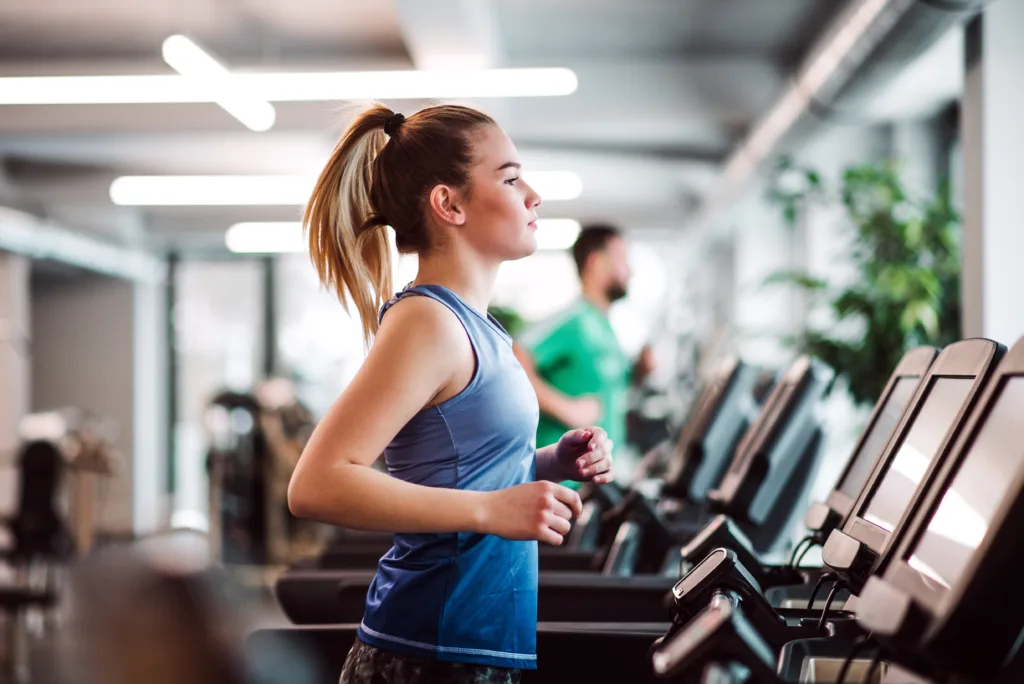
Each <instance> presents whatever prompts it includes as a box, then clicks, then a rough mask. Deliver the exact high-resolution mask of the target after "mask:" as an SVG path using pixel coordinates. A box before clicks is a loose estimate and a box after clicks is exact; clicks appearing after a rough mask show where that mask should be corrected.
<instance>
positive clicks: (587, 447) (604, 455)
mask: <svg viewBox="0 0 1024 684" xmlns="http://www.w3.org/2000/svg"><path fill="white" fill-rule="evenodd" d="M613 446H614V445H613V444H612V441H611V440H610V439H608V433H607V432H605V431H604V430H602V429H601V428H599V427H588V428H580V429H579V430H571V431H569V432H566V433H565V434H564V435H562V438H561V439H560V440H558V444H556V445H555V463H556V464H557V466H558V471H559V473H560V474H561V476H562V479H565V480H576V481H577V482H596V483H598V484H604V483H607V482H611V481H612V480H614V479H615V475H614V473H612V447H613Z"/></svg>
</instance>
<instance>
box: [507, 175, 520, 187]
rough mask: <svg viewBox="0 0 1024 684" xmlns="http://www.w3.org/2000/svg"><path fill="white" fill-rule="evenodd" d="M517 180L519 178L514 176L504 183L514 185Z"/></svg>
mask: <svg viewBox="0 0 1024 684" xmlns="http://www.w3.org/2000/svg"><path fill="white" fill-rule="evenodd" d="M517 180H519V176H516V177H515V178H509V179H508V180H507V181H505V182H506V183H508V184H509V185H515V184H516V181H517Z"/></svg>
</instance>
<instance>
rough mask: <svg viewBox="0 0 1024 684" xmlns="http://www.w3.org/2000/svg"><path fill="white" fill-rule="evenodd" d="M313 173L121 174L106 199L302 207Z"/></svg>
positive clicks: (570, 187) (555, 195)
mask: <svg viewBox="0 0 1024 684" xmlns="http://www.w3.org/2000/svg"><path fill="white" fill-rule="evenodd" d="M523 177H524V178H525V180H526V182H527V183H529V184H530V185H531V186H532V187H533V189H534V190H536V191H537V193H538V194H539V195H540V196H541V197H542V198H543V199H544V200H545V201H552V200H571V199H576V198H577V197H579V196H580V194H582V192H583V181H581V180H580V177H579V176H577V175H576V174H575V173H572V172H571V171H532V172H527V173H525V174H523ZM315 183H316V178H315V177H312V176H121V177H119V178H115V179H114V182H113V183H111V184H110V199H111V201H113V202H114V204H118V205H122V206H150V207H153V206H158V207H159V206H162V207H168V206H261V205H263V206H303V205H305V204H306V202H308V201H309V197H310V194H311V193H312V191H313V186H314V184H315Z"/></svg>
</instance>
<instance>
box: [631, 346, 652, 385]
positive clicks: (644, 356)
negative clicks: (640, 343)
mask: <svg viewBox="0 0 1024 684" xmlns="http://www.w3.org/2000/svg"><path fill="white" fill-rule="evenodd" d="M653 372H654V352H653V351H651V348H650V347H649V346H647V345H644V348H643V349H641V350H640V354H639V356H637V357H636V362H635V363H633V369H632V371H631V372H630V376H629V379H630V382H632V383H633V386H634V387H639V386H640V385H642V384H644V380H646V379H647V377H648V376H649V375H650V374H651V373H653Z"/></svg>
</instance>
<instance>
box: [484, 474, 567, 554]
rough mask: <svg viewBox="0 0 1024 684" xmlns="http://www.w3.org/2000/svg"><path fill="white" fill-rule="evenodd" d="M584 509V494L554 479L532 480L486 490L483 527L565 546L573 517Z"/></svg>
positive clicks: (486, 531)
mask: <svg viewBox="0 0 1024 684" xmlns="http://www.w3.org/2000/svg"><path fill="white" fill-rule="evenodd" d="M582 511H583V503H582V502H581V501H580V496H579V494H577V493H576V492H574V491H573V490H571V489H569V488H568V487H563V486H561V485H558V484H555V483H554V482H528V483H526V484H521V485H516V486H515V487H509V488H508V489H500V490H498V491H496V492H485V493H484V505H483V507H482V519H481V525H480V531H481V532H483V533H484V534H494V535H497V536H499V537H504V538H505V539H515V540H520V541H533V540H537V541H542V542H544V543H546V544H551V545H552V546H561V545H562V541H563V538H564V537H565V535H566V534H568V533H569V529H570V528H571V525H570V524H569V523H570V521H571V520H575V519H576V518H578V517H579V516H580V513H582Z"/></svg>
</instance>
